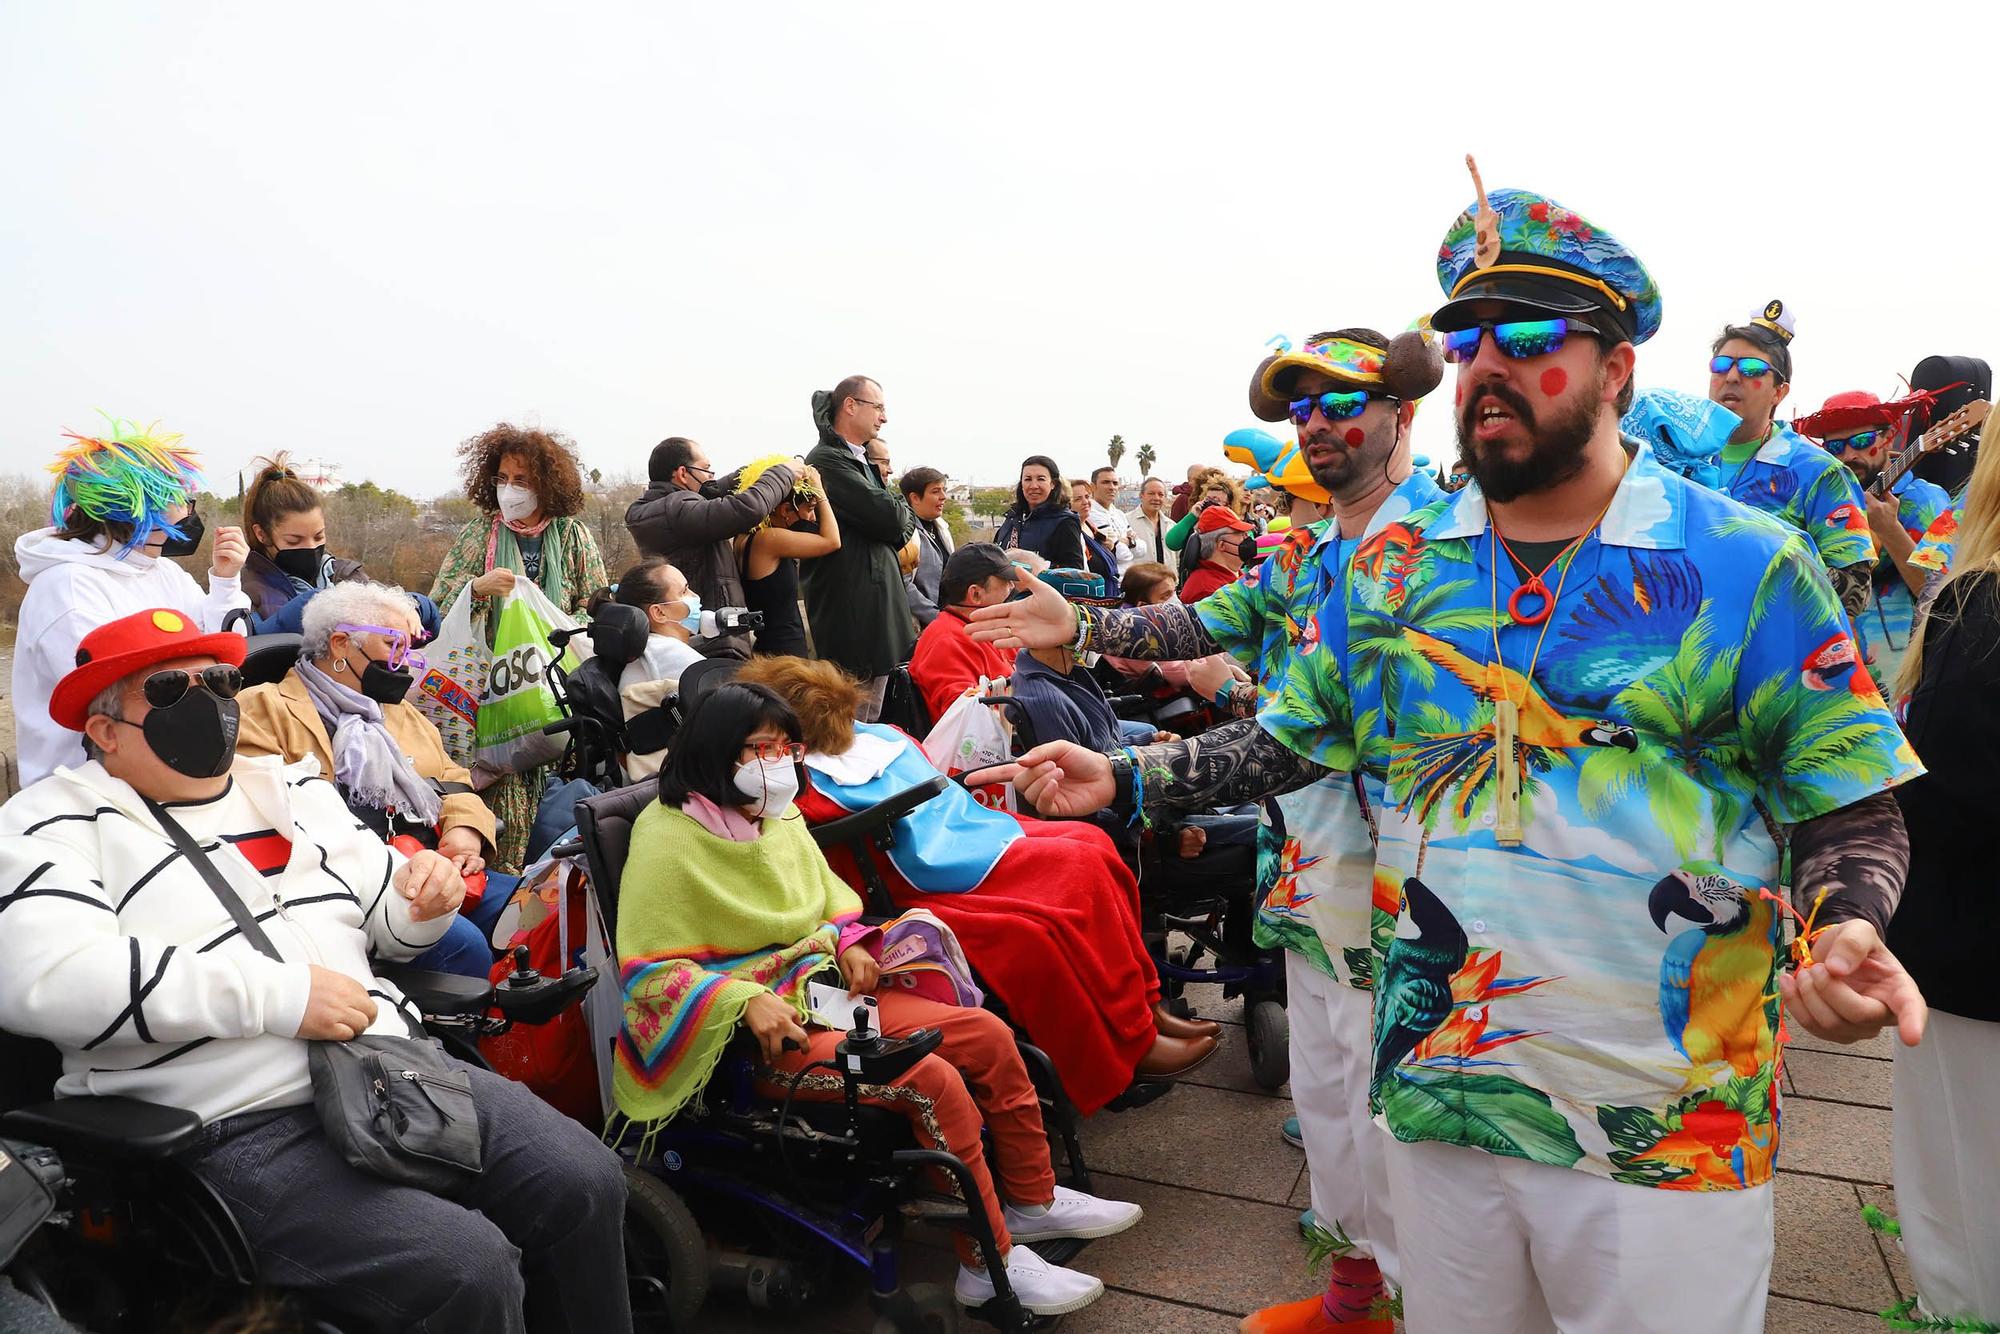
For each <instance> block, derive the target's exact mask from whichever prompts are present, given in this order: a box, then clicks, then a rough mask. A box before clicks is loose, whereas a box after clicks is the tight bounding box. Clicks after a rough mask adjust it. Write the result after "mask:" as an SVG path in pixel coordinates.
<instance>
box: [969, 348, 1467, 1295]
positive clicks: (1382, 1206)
mask: <svg viewBox="0 0 2000 1334" xmlns="http://www.w3.org/2000/svg"><path fill="white" fill-rule="evenodd" d="M1441 374H1442V366H1441V365H1440V363H1439V362H1438V360H1437V355H1436V352H1435V351H1434V350H1433V349H1432V348H1431V347H1430V345H1429V344H1428V343H1426V342H1425V340H1424V339H1423V337H1422V336H1421V335H1419V334H1406V335H1403V336H1401V337H1399V338H1396V339H1393V340H1392V339H1388V338H1385V337H1384V336H1383V335H1382V334H1380V333H1378V332H1376V331H1375V330H1374V329H1370V328H1364V327H1354V328H1346V329H1338V330H1334V331H1332V332H1328V333H1320V334H1314V335H1313V336H1312V337H1311V338H1309V339H1307V340H1306V341H1305V343H1304V345H1303V346H1302V347H1300V348H1298V349H1296V350H1295V349H1292V348H1290V347H1287V348H1286V349H1285V350H1283V351H1282V352H1280V353H1279V354H1278V355H1276V356H1272V357H1267V358H1266V359H1265V360H1264V361H1263V362H1262V363H1260V364H1259V365H1258V366H1257V368H1256V370H1255V371H1254V372H1253V373H1252V376H1251V382H1250V406H1251V410H1252V412H1254V413H1255V414H1256V415H1257V416H1258V417H1259V418H1261V419H1262V420H1265V421H1271V422H1278V421H1287V420H1289V421H1290V422H1291V424H1292V425H1293V426H1294V428H1295V429H1296V430H1297V431H1298V436H1299V440H1298V443H1299V448H1300V450H1301V451H1302V455H1303V458H1304V460H1305V463H1306V465H1307V467H1308V468H1309V469H1310V471H1311V475H1312V478H1313V481H1314V482H1315V484H1316V485H1317V486H1318V487H1320V488H1322V490H1321V494H1323V495H1325V496H1326V497H1327V499H1328V503H1329V504H1330V506H1331V507H1332V509H1333V517H1332V518H1330V519H1328V520H1327V521H1326V522H1324V523H1320V524H1315V525H1308V526H1301V527H1298V528H1296V529H1294V530H1292V531H1291V532H1290V533H1289V534H1288V535H1287V537H1286V539H1285V541H1284V543H1283V544H1282V545H1281V546H1280V547H1279V549H1278V550H1277V551H1276V552H1275V553H1273V554H1272V555H1271V556H1270V557H1269V558H1268V559H1267V560H1265V561H1264V562H1263V563H1262V564H1260V565H1259V566H1257V567H1256V568H1255V569H1254V570H1252V571H1251V572H1250V573H1249V574H1248V575H1246V576H1244V577H1243V578H1240V579H1236V580H1233V581H1232V582H1229V583H1226V584H1224V585H1222V587H1220V588H1219V589H1217V590H1216V591H1215V592H1214V593H1212V594H1211V595H1210V596H1209V597H1207V598H1205V599H1203V600H1201V601H1200V602H1199V603H1198V604H1196V605H1194V606H1192V607H1190V606H1187V605H1186V604H1183V603H1167V604H1164V605H1161V606H1157V607H1150V608H1136V609H1129V610H1105V609H1097V608H1088V609H1082V610H1085V611H1087V612H1088V616H1087V617H1085V618H1083V619H1081V620H1080V619H1079V616H1078V613H1077V612H1076V611H1072V610H1071V609H1070V608H1069V607H1067V606H1066V605H1065V604H1064V603H1063V602H1062V600H1061V599H1060V598H1057V597H1055V596H1053V595H1052V593H1045V592H1043V591H1041V586H1040V585H1039V581H1030V582H1029V583H1028V584H1027V585H1025V586H1026V587H1028V588H1029V589H1030V597H1029V598H1028V599H1027V600H1024V601H1019V602H1013V603H1006V604H1003V611H1002V614H1001V615H1000V616H998V617H997V618H988V614H987V612H986V611H985V610H981V611H975V612H973V613H971V617H972V620H973V624H974V626H975V627H983V628H980V629H977V630H976V631H975V637H982V636H983V637H988V638H991V637H994V636H999V635H1002V634H1005V635H1007V636H1009V638H1007V639H1003V640H1002V641H1001V642H1003V643H1022V644H1029V645H1033V646H1037V647H1040V646H1045V645H1047V646H1052V645H1055V644H1071V645H1073V646H1074V645H1076V644H1078V643H1079V642H1081V641H1082V640H1083V639H1087V640H1088V643H1087V644H1085V645H1084V646H1085V647H1089V648H1094V649H1098V650H1100V651H1103V652H1106V653H1112V654H1116V655H1119V656H1123V657H1134V658H1151V659H1180V658H1200V657H1204V656H1206V655H1209V654H1212V653H1214V652H1216V651H1217V650H1218V649H1221V650H1223V651H1226V652H1228V653H1230V654H1232V655H1233V656H1234V657H1235V658H1236V659H1237V661H1238V662H1240V663H1241V664H1242V665H1243V666H1244V667H1245V668H1246V669H1248V670H1249V672H1250V673H1251V674H1252V675H1253V676H1254V677H1255V678H1256V680H1257V681H1258V683H1259V685H1260V687H1261V688H1262V695H1263V698H1264V701H1265V702H1266V703H1269V702H1271V701H1272V700H1274V699H1275V696H1276V692H1277V690H1278V689H1279V688H1280V687H1281V686H1282V684H1283V682H1284V679H1285V671H1286V664H1287V663H1288V661H1289V660H1290V659H1291V658H1292V657H1293V655H1295V654H1311V653H1315V652H1317V651H1319V649H1320V639H1319V632H1318V627H1317V623H1316V620H1315V615H1314V614H1315V611H1316V608H1317V607H1318V605H1319V602H1320V601H1321V599H1322V598H1323V597H1324V596H1325V593H1326V589H1327V588H1328V587H1329V586H1330V585H1331V584H1332V582H1333V581H1334V579H1335V576H1336V572H1337V571H1338V570H1340V569H1341V568H1342V567H1343V565H1344V564H1345V562H1346V560H1347V558H1348V557H1349V556H1350V555H1352V553H1353V552H1354V550H1355V548H1356V546H1357V545H1358V544H1360V543H1361V542H1362V541H1363V540H1364V539H1366V538H1368V537H1370V536H1371V535H1373V534H1376V533H1378V532H1380V531H1382V530H1384V529H1385V528H1387V527H1389V526H1391V525H1393V524H1394V523H1396V522H1398V521H1400V520H1402V519H1404V518H1406V517H1407V516H1408V515H1409V514H1410V513H1411V511H1412V510H1414V509H1417V508H1420V507H1421V506H1423V505H1425V504H1427V503H1428V502H1430V501H1431V500H1434V499H1435V498H1437V496H1438V495H1439V492H1438V490H1437V486H1436V483H1435V482H1434V481H1433V480H1432V479H1431V477H1430V475H1429V474H1428V473H1425V472H1417V471H1413V470H1412V467H1411V462H1410V421H1411V418H1412V416H1413V415H1414V414H1415V411H1416V400H1417V399H1419V398H1421V397H1422V396H1423V395H1424V394H1426V393H1428V392H1430V390H1431V389H1433V388H1435V387H1436V385H1437V383H1438V379H1439V377H1440V375H1441ZM1219 512H1223V511H1219V510H1210V511H1208V513H1210V514H1215V513H1219ZM1224 690H1225V692H1226V693H1225V695H1224V703H1225V704H1230V705H1234V706H1236V707H1237V712H1239V713H1243V714H1248V713H1250V712H1252V711H1254V710H1255V709H1256V707H1257V705H1258V697H1259V691H1258V690H1252V689H1248V688H1244V689H1242V690H1240V691H1235V688H1234V687H1231V686H1226V685H1225V686H1224ZM1232 691H1235V693H1228V692H1232ZM1258 735H1261V734H1260V733H1258V731H1257V728H1256V724H1255V723H1253V722H1251V721H1250V720H1249V719H1247V718H1245V719H1244V720H1243V721H1241V722H1237V723H1232V724H1228V725H1225V726H1224V727H1222V728H1218V729H1215V730H1213V731H1210V732H1208V733H1207V734H1205V735H1204V736H1203V737H1202V738H1200V739H1199V741H1198V742H1195V743H1185V742H1184V743H1179V744H1178V745H1174V746H1169V747H1165V748H1162V747H1148V748H1146V750H1145V751H1144V752H1143V753H1145V754H1153V753H1155V752H1156V751H1160V750H1162V749H1167V750H1174V751H1177V752H1179V753H1182V754H1185V753H1186V752H1187V751H1188V750H1189V749H1190V748H1191V747H1192V748H1201V747H1211V746H1219V747H1222V748H1224V749H1225V750H1227V749H1229V748H1230V747H1232V746H1240V745H1242V744H1243V743H1244V742H1245V740H1246V739H1249V738H1251V737H1254V736H1258ZM1266 739H1267V740H1268V738H1266ZM1133 753H1134V752H1131V751H1126V752H1123V754H1125V755H1127V756H1129V755H1131V754H1133ZM1187 804H1188V806H1189V807H1190V808H1195V809H1199V808H1200V807H1202V806H1203V805H1205V804H1206V803H1202V802H1199V801H1194V802H1189V803H1187ZM1277 812H1278V819H1277V820H1276V822H1270V821H1267V822H1266V824H1265V826H1264V827H1263V828H1262V829H1260V830H1259V846H1260V853H1261V855H1260V857H1259V864H1260V874H1259V880H1260V889H1261V890H1262V893H1261V894H1260V900H1261V905H1262V906H1261V907H1260V909H1259V915H1258V921H1257V926H1256V938H1257V940H1258V941H1259V942H1261V943H1263V944H1265V945H1272V946H1277V945H1282V946H1284V947H1285V950H1286V955H1285V963H1286V976H1287V983H1288V987H1289V1002H1288V1005H1287V1010H1288V1012H1289V1017H1290V1020H1291V1084H1292V1100H1293V1103H1294V1104H1295V1106H1296V1107H1297V1109H1298V1116H1297V1125H1296V1126H1288V1127H1287V1129H1286V1135H1287V1138H1290V1139H1293V1140H1294V1141H1295V1142H1297V1143H1299V1144H1300V1145H1301V1146H1302V1147H1303V1148H1304V1149H1305V1151H1306V1161H1307V1164H1308V1166H1309V1167H1310V1169H1311V1183H1312V1205H1313V1208H1312V1210H1311V1211H1310V1213H1309V1214H1308V1215H1307V1216H1306V1218H1304V1219H1302V1220H1301V1226H1302V1227H1303V1228H1304V1230H1305V1232H1306V1234H1307V1237H1308V1240H1309V1242H1310V1244H1311V1247H1312V1251H1313V1253H1314V1254H1315V1255H1316V1256H1318V1255H1324V1256H1331V1257H1332V1267H1331V1273H1330V1275H1329V1279H1328V1284H1327V1287H1326V1290H1325V1291H1324V1292H1323V1293H1321V1294H1318V1295H1315V1296H1312V1297H1308V1298H1306V1299H1304V1300H1302V1301H1293V1302H1286V1303H1282V1304H1279V1305H1275V1306H1271V1307H1267V1308H1265V1309H1264V1310H1261V1311H1258V1312H1254V1313H1253V1314H1252V1315H1251V1316H1250V1317H1249V1318H1248V1319H1247V1320H1246V1321H1245V1322H1244V1328H1245V1329H1246V1330H1254V1331H1261V1332H1267V1334H1278V1332H1279V1331H1285V1332H1286V1334H1305V1332H1306V1331H1318V1330H1336V1329H1337V1330H1341V1331H1343V1332H1344V1334H1376V1332H1377V1331H1380V1332H1381V1334H1387V1331H1388V1330H1389V1329H1390V1328H1391V1327H1392V1324H1393V1321H1392V1319H1391V1318H1390V1316H1389V1315H1388V1314H1387V1313H1386V1309H1385V1308H1386V1305H1387V1301H1388V1286H1387V1282H1385V1276H1386V1279H1387V1280H1388V1281H1390V1282H1393V1281H1394V1279H1395V1278H1396V1259H1395V1256H1396V1241H1395V1235H1396V1234H1395V1226H1394V1221H1393V1219H1392V1217H1391V1214H1390V1210H1389V1200H1388V1178H1387V1174H1386V1167H1385V1161H1384V1157H1383V1145H1384V1140H1383V1137H1382V1135H1381V1132H1380V1131H1379V1130H1378V1129H1377V1128H1376V1126H1375V1125H1374V1123H1373V1122H1372V1121H1371V1120H1370V1119H1369V1111H1368V1060H1369V1056H1368V1053H1369V1038H1368V1021H1369V1005H1368V987H1369V984H1370V980H1371V978H1372V977H1373V959H1372V957H1371V955H1370V951H1369V928H1370V912H1371V909H1370V906H1369V893H1370V884H1369V882H1370V872H1371V869H1372V867H1373V865H1374V858H1373V854H1372V851H1371V848H1370V845H1369V835H1368V826H1367V824H1366V822H1365V821H1364V819H1363V816H1362V811H1361V808H1360V806H1359V805H1358V804H1357V802H1356V799H1355V790H1354V786H1353V784H1352V782H1351V781H1350V779H1349V778H1348V776H1347V775H1346V774H1345V773H1328V774H1326V775H1324V776H1323V777H1322V778H1321V779H1320V781H1318V782H1315V783H1312V784H1310V785H1309V786H1304V787H1302V788H1300V789H1299V790H1296V791H1287V792H1285V793H1284V794H1283V795H1282V796H1280V797H1279V799H1278V803H1277Z"/></svg>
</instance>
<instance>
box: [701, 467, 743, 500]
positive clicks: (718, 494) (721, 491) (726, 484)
mask: <svg viewBox="0 0 2000 1334" xmlns="http://www.w3.org/2000/svg"><path fill="white" fill-rule="evenodd" d="M735 491H736V485H735V474H734V473H731V474H730V475H729V476H728V477H711V478H709V479H708V480H707V481H705V482H703V483H702V484H701V489H700V490H698V491H696V492H695V494H696V495H698V496H700V497H701V498H702V499H703V500H720V499H722V498H723V497H724V496H727V495H733V494H735Z"/></svg>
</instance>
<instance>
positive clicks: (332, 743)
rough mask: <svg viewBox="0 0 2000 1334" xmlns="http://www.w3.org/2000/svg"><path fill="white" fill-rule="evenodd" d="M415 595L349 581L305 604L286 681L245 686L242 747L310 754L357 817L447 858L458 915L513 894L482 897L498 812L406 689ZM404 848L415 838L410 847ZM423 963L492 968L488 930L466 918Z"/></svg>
mask: <svg viewBox="0 0 2000 1334" xmlns="http://www.w3.org/2000/svg"><path fill="white" fill-rule="evenodd" d="M420 633H421V632H420V631H419V629H418V623H417V613H416V608H415V607H414V606H413V605H412V604H411V602H410V595H409V594H408V593H405V592H404V591H403V590H402V589H400V588H395V587H392V586H390V585H387V584H374V583H369V582H367V581H366V580H350V581H349V582H347V583H340V584H334V585H333V586H331V587H329V588H326V589H323V590H321V591H320V592H319V593H317V594H315V595H314V597H313V598H312V600H311V601H310V602H308V603H306V604H305V624H304V637H305V644H304V646H303V648H302V649H301V651H300V654H299V661H298V663H297V665H296V666H294V667H293V668H292V670H291V671H289V672H287V673H286V674H285V677H284V679H283V680H281V681H278V682H276V683H274V684H271V685H261V686H252V687H250V688H249V689H248V690H245V691H244V692H243V693H242V694H240V695H238V696H237V697H236V698H237V703H238V704H239V705H240V706H241V710H242V723H241V731H240V732H239V733H238V735H237V739H236V749H237V753H239V754H242V755H282V756H283V757H284V758H285V760H286V761H287V762H292V761H296V760H300V759H303V758H304V757H305V756H307V755H311V756H312V757H313V758H315V759H317V760H318V761H319V768H320V773H321V774H322V775H324V776H325V777H327V778H329V779H331V780H332V781H333V783H334V786H336V787H338V788H339V789H340V795H341V796H342V797H343V798H344V799H345V800H346V802H347V806H348V809H349V810H351V811H353V812H354V818H355V819H357V820H359V821H361V823H363V824H365V825H367V826H368V827H369V828H370V829H373V830H374V831H375V832H376V833H377V834H379V835H381V836H382V837H383V838H384V839H402V838H408V839H412V840H414V841H415V843H416V844H417V845H418V846H421V847H427V848H435V849H437V851H439V852H441V853H443V854H444V855H445V856H447V857H449V858H451V859H452V862H453V863H454V864H455V865H456V866H457V867H458V870H459V874H461V875H463V876H464V877H465V878H466V897H465V903H464V905H463V908H462V910H461V911H462V912H463V913H472V912H474V911H475V905H477V904H480V903H482V902H484V903H487V904H489V905H491V906H494V907H497V906H498V905H499V904H500V903H501V902H503V901H504V900H505V899H506V897H507V895H506V894H505V893H501V892H499V891H498V889H497V887H496V888H495V890H494V892H493V893H491V894H487V895H484V896H481V895H479V894H477V893H475V891H476V890H477V889H478V888H479V887H481V886H482V884H483V879H482V873H483V872H484V871H485V868H486V861H487V859H488V858H489V857H491V856H492V855H493V813H492V812H491V811H490V810H488V809H487V808H486V804H485V803H484V802H482V801H481V800H480V799H479V796H478V794H477V793H475V792H474V791H473V790H472V778H471V775H470V774H468V773H466V771H465V770H464V769H463V768H462V767H460V766H459V765H458V764H457V763H455V762H454V761H453V760H452V759H451V757H450V756H448V755H447V754H445V749H444V739H443V738H442V737H440V736H439V735H438V730H437V728H436V727H435V726H433V725H432V723H431V721H430V719H428V718H426V717H424V715H423V714H421V713H419V712H418V711H417V708H416V706H415V705H413V704H411V703H409V702H408V701H407V699H406V698H405V696H407V695H408V694H409V691H410V686H411V684H412V682H413V681H414V680H415V679H416V676H417V675H418V674H419V673H421V672H422V670H423V655H422V654H421V653H418V652H416V651H415V650H414V648H413V644H414V641H415V638H416V636H417V635H419V634H420ZM403 846H404V847H405V848H406V849H407V847H408V846H409V845H408V844H404V845H403ZM416 963H417V966H418V967H420V968H430V969H435V970H437V971H440V972H452V973H464V974H466V975H468V976H471V977H485V976H486V975H487V973H488V971H489V970H490V969H491V968H492V966H493V951H492V947H491V946H490V945H489V944H488V943H487V939H486V936H485V934H484V933H483V932H482V931H481V930H480V929H479V927H478V926H476V925H474V923H473V922H472V921H470V920H468V919H467V917H466V916H460V917H458V918H456V919H455V920H454V921H453V922H452V924H451V926H450V927H449V928H448V929H447V930H446V932H445V934H444V938H443V939H442V940H440V941H439V942H438V943H437V944H436V945H435V946H433V947H432V948H431V949H430V950H429V951H428V952H427V953H425V954H423V955H421V956H420V957H419V958H418V959H417V960H416Z"/></svg>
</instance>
